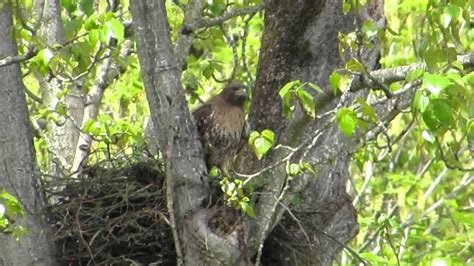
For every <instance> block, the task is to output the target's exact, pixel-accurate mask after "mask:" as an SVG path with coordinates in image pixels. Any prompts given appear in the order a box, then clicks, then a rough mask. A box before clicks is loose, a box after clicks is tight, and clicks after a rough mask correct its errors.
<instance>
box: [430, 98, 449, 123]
mask: <svg viewBox="0 0 474 266" xmlns="http://www.w3.org/2000/svg"><path fill="white" fill-rule="evenodd" d="M432 104H433V112H434V115H435V116H436V117H437V118H438V119H439V121H441V123H442V124H443V125H444V126H447V127H449V126H453V125H454V120H453V117H452V115H453V110H452V108H451V106H449V104H448V102H446V101H445V100H440V99H435V100H433V101H432Z"/></svg>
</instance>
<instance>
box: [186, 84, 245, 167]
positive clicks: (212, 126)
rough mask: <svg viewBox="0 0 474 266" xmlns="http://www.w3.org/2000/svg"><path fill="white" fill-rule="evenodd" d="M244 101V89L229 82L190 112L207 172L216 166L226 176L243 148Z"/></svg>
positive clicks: (240, 85) (241, 85) (242, 86)
mask: <svg viewBox="0 0 474 266" xmlns="http://www.w3.org/2000/svg"><path fill="white" fill-rule="evenodd" d="M246 99H247V93H246V87H245V85H243V84H241V83H237V82H233V83H230V84H229V85H227V86H226V87H225V88H224V90H222V92H221V93H220V94H218V95H216V96H215V97H214V98H212V99H211V100H210V101H209V102H208V103H206V104H205V105H203V106H201V107H199V108H198V109H197V110H196V111H194V112H193V116H194V118H195V120H196V126H197V129H198V132H199V136H200V140H201V143H202V146H203V148H204V153H205V155H206V164H207V166H208V168H209V167H212V166H218V167H219V168H220V169H221V171H223V173H224V174H226V175H228V170H229V166H230V164H231V163H232V161H233V158H234V156H235V155H236V154H237V153H238V151H239V150H240V149H241V148H242V146H243V145H244V144H245V139H246V134H247V125H246V122H245V113H244V102H245V100H246Z"/></svg>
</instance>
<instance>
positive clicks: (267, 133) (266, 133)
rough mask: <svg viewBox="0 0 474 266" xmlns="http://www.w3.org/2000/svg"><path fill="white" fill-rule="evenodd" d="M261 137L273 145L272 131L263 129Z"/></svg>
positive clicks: (273, 136) (273, 135) (273, 134)
mask: <svg viewBox="0 0 474 266" xmlns="http://www.w3.org/2000/svg"><path fill="white" fill-rule="evenodd" d="M262 136H263V137H264V138H265V139H267V140H268V141H269V142H271V143H272V144H273V143H275V133H273V131H271V130H269V129H264V130H263V131H262Z"/></svg>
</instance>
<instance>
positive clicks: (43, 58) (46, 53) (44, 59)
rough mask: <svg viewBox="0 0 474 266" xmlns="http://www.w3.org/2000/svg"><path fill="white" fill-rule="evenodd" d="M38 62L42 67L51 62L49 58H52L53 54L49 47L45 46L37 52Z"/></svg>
mask: <svg viewBox="0 0 474 266" xmlns="http://www.w3.org/2000/svg"><path fill="white" fill-rule="evenodd" d="M37 57H38V62H39V63H40V64H41V65H42V66H43V67H48V66H49V62H51V59H53V57H54V54H53V52H52V51H51V50H50V49H49V48H45V49H43V50H41V51H39V52H38V55H37Z"/></svg>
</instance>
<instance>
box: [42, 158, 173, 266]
mask: <svg viewBox="0 0 474 266" xmlns="http://www.w3.org/2000/svg"><path fill="white" fill-rule="evenodd" d="M163 176H164V175H163V171H162V169H161V168H160V166H158V165H157V164H156V162H151V163H136V164H133V165H127V166H122V167H114V168H113V169H105V168H101V166H100V164H98V165H95V166H93V167H91V168H89V169H88V170H87V171H85V173H84V174H82V175H81V176H79V177H78V178H75V179H73V178H71V177H63V178H55V179H51V178H49V181H45V182H44V188H45V190H46V191H45V192H46V195H48V198H49V202H53V203H51V205H50V206H49V210H48V211H49V221H50V222H51V224H52V225H53V226H54V229H55V233H54V241H55V243H56V244H57V247H58V256H59V259H60V260H61V262H62V264H65V265H88V264H101V265H103V264H106V265H111V264H114V265H117V264H118V265H130V264H132V265H133V264H134V265H137V264H138V265H140V264H150V263H157V264H160V265H163V264H164V265H174V264H175V259H176V254H175V249H174V244H173V239H172V235H171V229H170V226H169V222H168V218H167V217H168V213H167V210H166V194H165V191H164V187H163V180H164V178H163ZM58 191H59V192H58Z"/></svg>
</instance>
